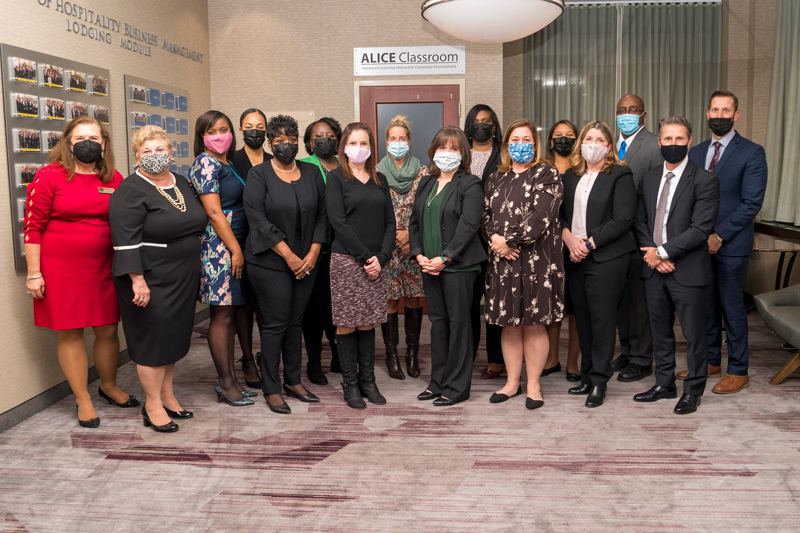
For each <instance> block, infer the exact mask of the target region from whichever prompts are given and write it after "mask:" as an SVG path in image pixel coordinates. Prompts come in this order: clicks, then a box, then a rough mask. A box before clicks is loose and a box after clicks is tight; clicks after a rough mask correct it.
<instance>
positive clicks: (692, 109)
mask: <svg viewBox="0 0 800 533" xmlns="http://www.w3.org/2000/svg"><path fill="white" fill-rule="evenodd" d="M721 33H722V5H721V4H720V3H718V2H693V3H677V2H671V3H608V4H596V3H592V4H567V5H566V7H565V9H564V14H563V15H562V16H561V17H559V18H558V19H556V21H555V22H553V23H552V24H550V25H549V26H547V27H546V28H544V29H543V30H541V31H540V32H538V33H535V34H533V35H531V36H530V37H526V38H525V42H524V51H525V52H524V59H523V64H524V67H523V69H524V71H523V76H524V78H523V79H524V80H525V81H524V83H525V86H524V88H523V111H524V114H525V116H526V117H527V118H529V119H531V120H533V121H534V122H536V123H537V124H538V125H539V127H540V128H541V129H542V131H543V132H546V131H547V130H548V128H549V127H550V126H551V125H552V124H554V123H555V122H557V121H559V120H562V119H568V120H571V121H572V122H574V123H575V124H576V125H578V127H579V128H580V127H582V126H583V125H584V124H586V123H587V122H589V121H591V120H598V119H599V120H603V121H605V122H606V123H608V125H609V126H611V127H612V130H614V131H616V127H615V120H616V113H615V110H616V105H617V101H619V99H620V98H621V97H622V96H624V95H625V94H628V93H633V94H637V95H639V96H640V97H641V98H642V99H643V100H644V102H645V110H646V111H647V117H646V119H645V126H647V128H648V129H649V130H650V131H653V132H655V130H656V127H657V126H658V121H659V120H660V119H661V118H663V117H665V116H668V115H673V114H681V115H684V116H685V117H686V118H688V119H689V121H690V122H691V123H692V128H693V135H694V142H695V144H696V143H699V142H701V141H703V140H705V139H707V138H709V137H710V136H711V132H710V131H709V130H708V128H707V127H706V117H705V112H706V109H707V108H708V97H709V96H710V95H711V93H712V92H714V91H715V90H717V89H719V88H720V87H719V80H720V62H721V44H720V40H721Z"/></svg>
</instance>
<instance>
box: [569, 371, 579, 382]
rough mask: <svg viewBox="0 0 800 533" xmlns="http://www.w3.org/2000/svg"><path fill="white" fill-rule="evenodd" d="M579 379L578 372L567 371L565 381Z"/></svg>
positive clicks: (576, 380)
mask: <svg viewBox="0 0 800 533" xmlns="http://www.w3.org/2000/svg"><path fill="white" fill-rule="evenodd" d="M580 380H581V375H580V374H573V373H572V372H567V381H571V382H573V383H575V382H578V381H580Z"/></svg>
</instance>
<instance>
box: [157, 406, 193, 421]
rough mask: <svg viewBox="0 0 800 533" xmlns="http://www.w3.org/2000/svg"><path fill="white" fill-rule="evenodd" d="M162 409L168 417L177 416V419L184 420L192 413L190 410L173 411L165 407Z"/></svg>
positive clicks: (191, 415) (190, 416)
mask: <svg viewBox="0 0 800 533" xmlns="http://www.w3.org/2000/svg"><path fill="white" fill-rule="evenodd" d="M164 410H165V411H166V412H167V414H168V415H169V417H170V418H177V419H179V420H186V419H187V418H192V417H193V416H194V413H193V412H191V411H173V410H172V409H167V408H166V407H165V408H164Z"/></svg>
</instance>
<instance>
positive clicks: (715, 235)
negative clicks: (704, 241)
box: [712, 233, 722, 242]
mask: <svg viewBox="0 0 800 533" xmlns="http://www.w3.org/2000/svg"><path fill="white" fill-rule="evenodd" d="M712 235H713V236H714V237H715V238H716V239H717V240H718V241H719V242H722V237H720V236H719V234H717V233H712Z"/></svg>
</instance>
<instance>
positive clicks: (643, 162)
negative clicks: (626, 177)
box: [623, 126, 664, 188]
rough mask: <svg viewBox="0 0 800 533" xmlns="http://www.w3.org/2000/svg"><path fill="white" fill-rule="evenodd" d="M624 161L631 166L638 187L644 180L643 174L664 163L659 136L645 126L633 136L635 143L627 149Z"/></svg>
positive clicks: (634, 182) (634, 181)
mask: <svg viewBox="0 0 800 533" xmlns="http://www.w3.org/2000/svg"><path fill="white" fill-rule="evenodd" d="M623 161H625V163H627V164H628V166H629V167H631V171H632V172H633V184H634V185H635V186H636V187H637V188H638V187H639V183H641V181H642V176H644V175H645V174H646V173H647V172H648V171H649V170H651V169H653V168H656V167H661V165H663V164H664V158H663V157H661V147H659V146H658V137H656V136H655V135H654V134H652V133H650V132H649V131H648V130H647V128H645V127H644V126H643V127H642V129H641V131H639V133H637V134H636V137H634V138H633V143H631V145H630V146H628V149H627V150H626V151H625V159H623Z"/></svg>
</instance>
